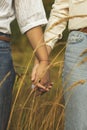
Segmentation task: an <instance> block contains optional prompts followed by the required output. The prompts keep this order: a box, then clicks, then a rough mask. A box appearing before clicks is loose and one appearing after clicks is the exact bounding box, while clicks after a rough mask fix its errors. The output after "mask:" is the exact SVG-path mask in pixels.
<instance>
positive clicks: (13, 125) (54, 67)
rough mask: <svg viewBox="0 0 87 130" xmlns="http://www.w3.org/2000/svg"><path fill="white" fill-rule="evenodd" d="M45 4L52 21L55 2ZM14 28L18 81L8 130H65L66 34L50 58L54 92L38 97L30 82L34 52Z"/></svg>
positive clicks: (14, 54)
mask: <svg viewBox="0 0 87 130" xmlns="http://www.w3.org/2000/svg"><path fill="white" fill-rule="evenodd" d="M43 2H44V6H45V9H46V13H47V17H49V12H50V9H51V5H52V3H53V0H44V1H43ZM11 26H12V43H13V44H12V57H13V61H14V68H15V71H16V81H15V84H14V89H13V101H12V111H11V114H10V119H9V123H8V128H7V130H63V126H64V110H65V106H64V100H63V89H62V79H61V77H62V68H63V61H64V60H63V59H64V51H65V46H66V45H65V43H66V39H67V33H64V34H65V35H64V38H63V39H62V40H61V41H60V42H58V43H57V44H56V46H55V48H54V49H53V51H52V53H51V55H50V61H51V63H50V64H51V65H50V68H49V69H50V73H51V80H52V81H53V82H54V85H53V88H52V90H51V91H50V92H48V93H46V94H44V95H42V96H37V97H36V96H35V91H33V90H32V89H31V85H32V83H31V80H30V77H31V71H32V67H33V60H34V55H33V51H32V48H31V47H30V45H29V41H28V40H27V38H26V37H25V36H24V35H22V34H20V30H19V28H18V26H17V22H16V20H15V21H14V22H13V23H12V25H11ZM66 32H67V31H66Z"/></svg>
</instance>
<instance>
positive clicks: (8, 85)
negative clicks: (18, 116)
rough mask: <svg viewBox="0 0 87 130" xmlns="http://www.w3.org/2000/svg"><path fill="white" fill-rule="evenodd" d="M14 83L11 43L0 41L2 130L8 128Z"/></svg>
mask: <svg viewBox="0 0 87 130" xmlns="http://www.w3.org/2000/svg"><path fill="white" fill-rule="evenodd" d="M1 35H2V34H1ZM14 81H15V71H14V68H13V63H12V57H11V50H10V43H8V42H5V41H1V40H0V130H6V127H7V123H8V120H9V115H10V110H11V100H12V89H13V84H14Z"/></svg>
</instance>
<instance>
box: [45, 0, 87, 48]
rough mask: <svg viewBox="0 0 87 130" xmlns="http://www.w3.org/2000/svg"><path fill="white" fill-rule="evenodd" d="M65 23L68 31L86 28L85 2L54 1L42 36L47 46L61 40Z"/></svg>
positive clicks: (86, 4)
mask: <svg viewBox="0 0 87 130" xmlns="http://www.w3.org/2000/svg"><path fill="white" fill-rule="evenodd" d="M83 16H84V17H83ZM67 22H69V24H68V28H69V30H74V29H79V28H83V27H87V0H55V2H54V4H53V5H52V10H51V13H50V18H49V22H48V25H47V27H46V31H45V34H44V38H45V41H46V44H47V45H48V46H50V47H51V48H53V47H54V45H55V43H56V41H57V40H58V39H61V38H62V33H63V31H64V30H65V28H66V25H67Z"/></svg>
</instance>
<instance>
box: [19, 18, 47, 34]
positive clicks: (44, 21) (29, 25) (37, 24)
mask: <svg viewBox="0 0 87 130" xmlns="http://www.w3.org/2000/svg"><path fill="white" fill-rule="evenodd" d="M46 24H47V19H41V20H38V21H36V22H32V23H29V24H26V25H25V26H24V27H21V32H22V33H25V32H26V31H28V30H30V29H32V28H34V27H36V26H40V25H41V26H43V25H46Z"/></svg>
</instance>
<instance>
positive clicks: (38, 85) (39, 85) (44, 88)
mask: <svg viewBox="0 0 87 130" xmlns="http://www.w3.org/2000/svg"><path fill="white" fill-rule="evenodd" d="M37 87H38V88H41V89H43V90H45V91H49V89H48V88H46V87H45V86H43V85H42V84H40V83H38V84H37Z"/></svg>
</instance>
